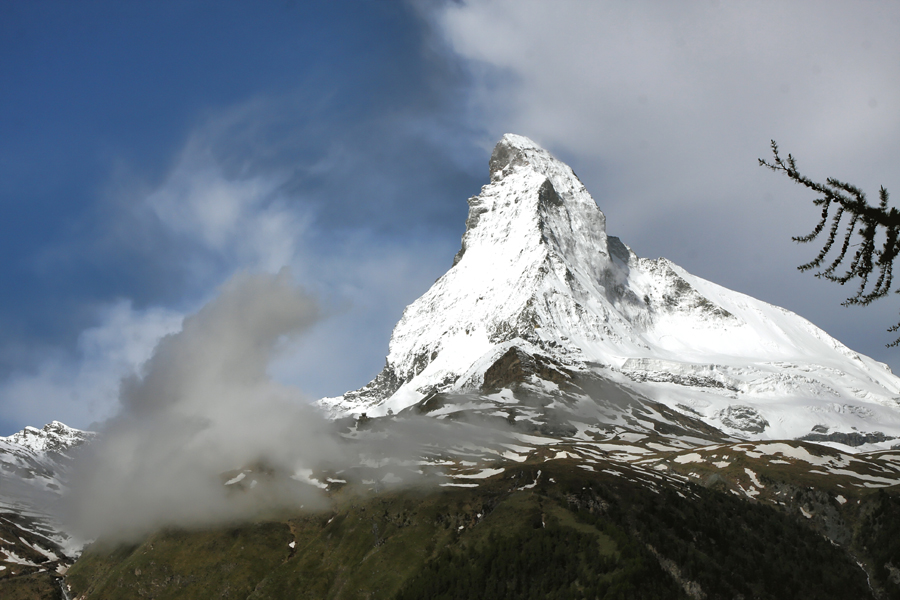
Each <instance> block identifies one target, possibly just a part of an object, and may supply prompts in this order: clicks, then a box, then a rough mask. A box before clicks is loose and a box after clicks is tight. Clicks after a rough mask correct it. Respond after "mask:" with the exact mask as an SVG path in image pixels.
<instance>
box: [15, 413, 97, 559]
mask: <svg viewBox="0 0 900 600" xmlns="http://www.w3.org/2000/svg"><path fill="white" fill-rule="evenodd" d="M93 436H94V434H93V433H92V432H88V431H81V430H79V429H74V428H72V427H68V426H66V425H65V424H63V423H60V422H59V421H53V422H52V423H49V424H47V425H45V426H44V427H43V428H42V429H37V428H35V427H26V428H25V429H23V430H22V431H20V432H18V433H15V434H13V435H11V436H9V437H0V565H2V564H4V563H5V564H7V565H16V567H15V568H16V569H17V570H22V569H25V570H26V572H30V570H37V569H46V568H49V569H50V570H53V569H56V568H62V567H64V566H65V565H68V564H71V562H72V560H73V559H74V557H76V556H77V555H78V554H79V552H80V551H81V546H82V542H80V541H78V540H75V539H73V538H72V537H71V536H70V535H69V534H68V533H67V532H65V531H64V530H63V527H62V526H61V525H60V523H59V522H58V521H57V518H56V514H57V513H58V510H57V503H58V502H59V500H60V498H61V497H62V496H63V494H64V493H65V491H66V490H67V489H68V483H69V481H68V477H69V470H70V468H71V466H72V462H73V453H74V451H75V450H76V448H77V447H78V446H81V445H82V444H84V443H85V442H87V441H89V440H90V439H91V438H93ZM27 556H30V557H31V558H28V559H26V558H23V557H27Z"/></svg>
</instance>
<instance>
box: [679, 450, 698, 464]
mask: <svg viewBox="0 0 900 600" xmlns="http://www.w3.org/2000/svg"><path fill="white" fill-rule="evenodd" d="M672 460H674V461H675V462H677V463H678V464H679V465H684V464H687V463H692V462H704V460H703V457H702V456H700V455H699V454H697V453H696V452H691V453H690V454H682V455H680V456H676V457H675V458H674V459H672Z"/></svg>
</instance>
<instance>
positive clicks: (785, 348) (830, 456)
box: [0, 134, 900, 600]
mask: <svg viewBox="0 0 900 600" xmlns="http://www.w3.org/2000/svg"><path fill="white" fill-rule="evenodd" d="M489 166H490V182H489V183H488V184H487V185H485V186H484V187H483V188H482V190H481V192H480V193H479V194H478V195H477V196H474V197H472V198H470V199H469V200H468V204H469V215H468V218H467V220H466V231H465V234H464V236H463V239H462V244H461V248H460V250H459V252H458V253H457V254H456V256H455V258H453V260H452V266H451V267H450V269H449V271H448V272H447V273H446V274H445V275H443V276H442V277H441V278H440V279H438V280H437V281H436V282H435V284H434V285H433V286H432V287H431V289H429V290H428V291H427V292H426V293H425V294H424V295H423V296H422V297H420V298H419V299H418V300H416V301H415V302H413V303H412V304H411V305H409V306H408V307H407V308H406V310H405V311H404V313H403V316H402V318H401V319H400V322H399V323H398V324H397V325H396V327H395V329H394V332H393V334H392V336H391V340H390V347H389V353H388V356H387V359H386V364H385V367H384V369H383V370H382V371H381V372H380V373H379V374H378V375H377V376H376V377H375V378H374V379H373V380H372V382H370V383H369V384H367V385H366V386H364V387H362V388H361V389H359V390H355V391H350V392H347V393H346V394H344V395H343V396H340V397H337V398H325V399H322V400H320V401H319V403H318V404H319V406H320V407H322V408H323V410H325V411H326V412H328V413H329V415H330V416H331V417H332V421H331V423H332V424H333V425H334V427H335V432H334V437H335V438H336V440H337V443H339V445H340V447H341V448H345V449H347V453H349V454H354V456H356V457H357V459H355V460H354V461H352V462H351V463H347V464H338V463H335V462H334V461H332V462H331V463H325V462H322V463H318V464H308V463H304V462H303V461H302V457H298V463H297V469H296V470H295V471H294V472H289V471H284V470H283V469H282V470H279V469H278V468H273V467H272V465H271V463H267V462H266V461H265V460H262V459H261V460H259V461H255V462H253V463H250V464H241V465H237V464H236V465H233V470H232V471H228V472H225V473H215V474H213V475H214V476H216V477H218V478H219V480H220V481H221V487H222V490H223V493H224V494H226V495H227V497H228V498H234V499H235V502H238V501H240V502H241V503H242V505H247V506H252V505H253V503H252V500H253V499H254V498H256V497H259V498H260V499H264V497H265V494H266V490H267V489H271V485H272V482H278V481H288V480H289V481H290V482H291V485H307V486H310V487H313V488H315V491H316V493H319V494H321V496H322V498H323V501H322V502H320V503H318V505H317V508H315V509H314V510H311V509H310V508H309V504H307V505H306V506H307V508H302V507H300V506H298V507H297V508H296V509H295V510H287V509H284V507H282V508H281V509H279V510H278V511H268V512H266V511H259V512H256V513H253V514H248V515H247V516H246V518H244V519H242V520H235V521H234V522H233V523H226V524H224V525H222V526H218V527H212V526H209V525H206V526H203V527H200V526H198V527H177V528H176V527H168V528H163V529H160V530H159V531H156V532H153V533H150V534H148V535H146V536H145V537H144V538H142V539H135V540H130V541H128V542H127V543H122V542H121V540H112V539H107V540H104V539H99V540H97V541H96V542H95V543H93V544H92V545H90V546H88V547H87V548H86V549H85V551H84V553H83V554H82V555H81V557H80V558H79V559H78V560H77V562H75V564H74V565H72V566H71V568H69V569H68V572H66V574H65V579H64V581H62V587H58V588H54V589H56V592H54V593H56V594H57V595H58V596H59V597H62V594H63V593H64V590H65V593H67V594H69V595H70V597H72V598H76V597H77V598H79V599H85V600H88V599H112V598H135V597H147V598H210V597H232V598H286V597H292V598H293V597H296V598H353V599H356V598H360V599H362V598H386V599H397V600H406V599H413V598H415V599H419V598H435V599H438V598H439V599H456V598H458V599H466V598H497V599H505V598H509V599H520V598H522V599H525V598H559V599H569V598H573V599H625V598H629V599H630V598H646V599H655V598H689V599H692V600H701V599H709V600H713V599H728V600H731V599H735V598H745V599H749V598H766V599H768V598H786V599H787V598H790V599H792V600H793V599H797V598H877V599H882V598H886V599H900V440H898V439H897V438H900V379H898V378H897V377H895V376H894V375H893V374H892V373H891V372H890V370H889V369H888V368H887V367H886V366H885V365H882V364H880V363H878V362H876V361H874V360H872V359H870V358H868V357H866V356H862V355H860V354H858V353H856V352H854V351H852V350H850V349H849V348H847V347H846V346H844V345H843V344H841V343H840V342H838V341H837V340H835V339H833V338H832V337H830V336H829V335H828V334H827V333H825V332H824V331H822V330H821V329H819V328H817V327H816V326H814V325H813V324H811V323H809V322H808V321H806V320H805V319H803V318H801V317H799V316H798V315H795V314H793V313H791V312H789V311H787V310H784V309H782V308H778V307H775V306H772V305H770V304H767V303H765V302H761V301H759V300H756V299H753V298H751V297H748V296H746V295H743V294H739V293H737V292H733V291H730V290H727V289H725V288H722V287H721V286H718V285H716V284H714V283H711V282H708V281H705V280H703V279H701V278H699V277H695V276H693V275H691V274H690V273H688V272H686V271H685V270H684V269H682V268H680V267H678V266H677V265H675V264H673V263H671V262H670V261H668V260H666V259H664V258H659V259H653V260H651V259H646V258H640V257H638V256H637V255H636V254H635V253H634V252H633V251H632V250H631V249H630V248H629V247H628V246H627V245H626V244H625V243H623V242H622V241H620V240H619V239H618V238H616V237H612V236H609V235H608V234H607V231H606V218H605V216H604V215H603V213H602V212H601V211H600V209H599V208H598V207H597V205H596V203H595V202H594V200H593V199H592V198H591V196H590V195H589V193H588V192H587V190H586V189H585V188H584V186H583V185H582V183H581V182H580V181H579V180H578V178H577V177H576V176H575V174H574V172H572V170H571V169H570V168H569V167H568V166H566V165H565V164H563V163H562V162H560V161H558V160H557V159H555V158H554V157H553V156H552V155H551V154H550V153H549V152H547V151H546V150H544V149H542V148H540V147H539V146H538V145H536V144H535V143H534V142H532V141H531V140H529V139H527V138H525V137H522V136H518V135H511V134H508V135H505V136H504V137H503V139H502V140H501V141H500V142H499V143H498V144H497V146H496V148H495V149H494V151H493V154H492V155H491V159H490V165H489ZM449 258H450V257H448V263H449V262H450V261H449ZM336 447H337V446H336ZM401 447H402V448H403V452H402V453H401V452H399V451H398V450H397V449H398V448H401ZM3 448H4V447H3V446H0V450H2V449H3ZM30 452H32V453H33V454H35V456H38V455H40V454H41V453H42V452H44V450H42V449H32V450H30ZM35 460H37V459H35ZM286 489H287V488H286ZM306 497H308V496H306ZM20 508H21V507H20ZM9 510H13V509H9ZM2 516H3V515H0V517H2ZM0 537H3V538H4V539H5V538H6V536H5V535H4V536H0ZM60 539H61V538H60ZM0 543H2V540H0ZM3 548H4V547H0V552H3V551H5V550H3ZM15 552H18V550H14V549H12V547H10V551H6V555H5V556H6V557H7V559H6V560H7V561H6V562H5V563H4V562H3V556H4V555H3V554H0V565H5V566H6V569H5V570H0V596H2V597H3V598H7V597H12V598H31V597H42V593H43V592H40V593H39V592H38V591H35V590H38V589H39V588H38V586H39V585H43V586H44V587H43V588H40V589H42V590H47V589H51V588H52V583H53V581H54V578H56V577H58V575H56V574H53V573H51V572H50V571H49V570H47V569H45V570H44V571H41V570H40V569H41V566H40V565H41V563H40V561H38V560H36V559H35V560H34V561H33V562H32V565H31V566H27V565H24V564H22V563H21V561H20V562H18V563H17V562H15V560H10V558H9V557H15V556H18V555H16V554H15ZM69 562H70V561H69ZM69 562H66V563H65V564H63V565H61V567H60V568H59V569H58V571H59V572H60V573H62V572H64V571H65V569H66V568H67V567H68V565H69ZM47 586H50V587H47ZM29 594H30V595H29ZM43 597H49V596H46V594H44V596H43Z"/></svg>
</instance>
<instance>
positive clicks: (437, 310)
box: [321, 134, 900, 449]
mask: <svg viewBox="0 0 900 600" xmlns="http://www.w3.org/2000/svg"><path fill="white" fill-rule="evenodd" d="M468 203H469V215H468V219H467V220H466V232H465V234H464V235H463V238H462V247H461V248H460V250H459V252H458V253H457V255H456V257H455V259H454V261H453V266H452V268H451V269H450V270H449V271H448V272H447V273H446V274H445V275H443V276H442V277H441V278H440V279H438V280H437V281H436V282H435V284H434V285H433V286H432V287H431V289H429V290H428V291H427V292H426V293H425V294H424V295H423V296H422V297H421V298H419V299H418V300H416V301H415V302H413V303H412V304H410V305H409V306H408V307H407V308H406V310H405V311H404V313H403V317H402V318H401V319H400V322H399V323H398V324H397V326H396V327H395V329H394V332H393V335H392V336H391V342H390V350H389V354H388V356H387V361H386V365H385V367H384V369H383V370H382V372H381V373H380V374H379V375H378V376H377V377H376V378H375V379H374V380H373V381H372V382H370V383H369V384H368V385H366V386H364V387H363V388H361V389H359V390H356V391H353V392H348V393H346V394H344V395H343V396H341V397H338V398H327V399H324V400H322V401H321V403H322V405H323V406H325V407H326V408H328V409H330V410H331V411H332V412H334V413H336V414H346V413H350V414H360V413H363V412H366V413H368V414H369V415H370V416H372V415H382V414H387V412H388V411H389V410H390V411H392V412H399V411H401V410H404V409H407V408H408V407H411V406H413V405H416V404H419V403H421V402H423V401H425V400H427V399H428V398H429V397H430V396H432V395H434V394H437V393H442V394H447V393H451V394H453V393H460V394H472V393H477V394H495V395H496V394H500V395H501V396H503V395H504V394H506V396H504V397H505V398H506V399H507V400H506V401H507V402H512V403H514V402H515V394H516V392H517V391H519V392H521V391H523V390H524V391H531V392H540V393H544V394H546V395H547V396H548V397H554V396H557V397H559V396H564V395H565V394H566V393H567V392H568V393H569V396H570V397H571V396H572V394H574V395H575V396H576V397H583V396H584V392H585V390H584V389H583V386H581V387H580V386H579V385H578V383H577V381H576V380H577V379H578V378H579V377H584V376H589V377H591V378H593V379H600V380H604V381H608V382H614V383H615V384H616V385H617V386H619V387H620V388H623V389H627V390H628V391H629V393H630V394H632V395H634V396H635V397H642V398H647V399H650V400H652V401H653V402H659V403H661V404H664V405H666V406H668V407H670V408H672V409H674V410H675V411H677V412H679V413H681V414H684V415H686V416H690V417H691V418H695V419H700V420H702V421H704V422H706V423H707V424H709V425H712V426H714V427H716V428H718V429H721V430H722V431H724V432H725V433H728V434H729V435H737V436H739V437H753V438H763V439H785V438H799V437H803V436H810V435H812V436H820V439H831V438H829V437H828V436H838V437H835V438H833V439H845V438H840V436H842V435H843V436H846V435H848V434H851V433H854V432H855V433H858V434H861V435H862V436H863V438H862V439H863V440H864V443H873V444H876V445H877V444H879V443H883V444H887V443H888V442H889V440H890V439H891V438H892V437H893V436H900V410H898V408H900V401H898V400H900V398H898V397H900V379H898V378H897V377H895V376H894V375H893V374H892V373H891V372H890V370H889V369H888V368H887V366H885V365H883V364H881V363H878V362H876V361H874V360H872V359H870V358H868V357H865V356H862V355H860V354H858V353H856V352H853V351H852V350H850V349H848V348H847V347H846V346H844V345H843V344H841V343H840V342H838V341H837V340H835V339H834V338H832V337H831V336H829V335H828V334H826V333H825V332H824V331H822V330H821V329H819V328H818V327H816V326H814V325H813V324H811V323H810V322H808V321H806V320H805V319H803V318H802V317H800V316H798V315H796V314H794V313H791V312H789V311H787V310H785V309H782V308H778V307H776V306H772V305H770V304H767V303H765V302H761V301H759V300H756V299H754V298H751V297H749V296H746V295H744V294H740V293H737V292H734V291H731V290H728V289H725V288H723V287H721V286H718V285H716V284H714V283H711V282H709V281H706V280H703V279H701V278H699V277H695V276H693V275H691V274H689V273H687V272H686V271H685V270H684V269H682V268H681V267H678V266H677V265H675V264H673V263H671V262H670V261H668V260H666V259H664V258H659V259H656V260H650V259H645V258H639V257H638V256H636V255H635V254H634V252H632V250H631V249H630V248H629V247H628V246H626V245H625V244H624V243H622V242H621V241H620V240H619V239H618V238H615V237H612V236H608V235H607V232H606V218H605V216H604V215H603V213H602V212H601V211H600V209H599V208H598V207H597V204H596V203H595V202H594V200H593V198H592V197H591V196H590V194H589V193H588V191H587V190H586V189H585V187H584V185H583V184H582V183H581V181H580V180H579V179H578V177H577V176H576V175H575V173H574V172H573V171H572V169H571V168H569V167H568V166H567V165H565V164H564V163H562V162H560V161H559V160H557V159H556V158H554V157H553V156H552V155H551V154H550V153H549V152H547V151H546V150H544V149H543V148H541V147H540V146H538V145H537V144H536V143H534V142H533V141H532V140H530V139H528V138H526V137H523V136H519V135H513V134H507V135H504V136H503V138H502V139H501V140H500V142H499V143H498V144H497V146H496V147H495V148H494V151H493V153H492V155H491V159H490V183H489V184H488V185H485V186H484V187H483V188H482V190H481V193H480V194H479V195H477V196H474V197H472V198H469V200H468ZM498 397H499V396H498ZM582 399H583V398H582ZM594 400H602V398H594ZM867 435H869V437H866V436H867ZM879 447H880V446H879ZM884 447H887V446H886V445H885V446H884ZM873 449H874V448H873Z"/></svg>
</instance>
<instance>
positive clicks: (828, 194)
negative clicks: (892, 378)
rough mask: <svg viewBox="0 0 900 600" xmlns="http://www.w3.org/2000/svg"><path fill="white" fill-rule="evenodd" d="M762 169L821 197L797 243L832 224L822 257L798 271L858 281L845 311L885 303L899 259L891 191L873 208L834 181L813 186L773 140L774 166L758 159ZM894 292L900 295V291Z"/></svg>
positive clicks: (899, 216) (897, 216)
mask: <svg viewBox="0 0 900 600" xmlns="http://www.w3.org/2000/svg"><path fill="white" fill-rule="evenodd" d="M759 164H760V166H763V167H766V168H768V169H771V170H772V171H775V172H782V173H784V174H785V175H787V176H788V178H790V179H791V180H792V181H794V182H795V183H799V184H800V185H802V186H804V187H806V188H808V189H810V190H812V191H814V192H816V193H817V194H819V195H820V197H819V198H816V199H815V200H813V204H814V205H815V206H821V207H822V212H821V215H820V219H819V221H818V222H817V223H816V225H815V227H814V228H813V230H812V231H811V232H810V233H808V234H807V235H803V236H796V237H793V238H792V239H793V240H794V241H795V242H798V243H801V244H806V243H809V242H812V241H813V240H816V239H817V238H818V237H819V234H821V233H822V232H823V231H824V230H825V225H826V224H827V223H828V221H829V218H830V219H831V226H830V227H829V228H828V234H827V238H826V240H825V243H824V244H823V245H822V248H821V250H820V251H819V253H818V254H817V255H816V257H815V258H814V259H813V260H811V261H810V262H808V263H805V264H802V265H800V266H799V267H797V268H798V269H799V270H801V271H809V270H812V269H821V270H820V271H818V272H816V273H815V276H816V277H820V278H823V279H827V280H829V281H834V282H836V283H839V284H841V285H844V284H845V283H847V282H848V281H852V280H854V279H858V280H859V286H858V287H857V289H856V293H855V294H854V295H853V296H850V297H849V298H847V299H846V300H845V301H844V302H843V303H842V304H843V305H844V306H850V305H854V304H859V305H862V306H865V305H868V304H871V303H872V302H873V301H875V300H877V299H879V298H883V297H885V296H886V295H887V294H888V293H889V292H890V291H891V287H892V286H893V266H894V260H896V258H897V256H898V254H900V211H898V210H897V209H896V208H893V207H889V206H888V192H887V190H886V189H884V187H883V186H882V187H881V188H880V189H879V191H878V200H879V202H878V205H877V206H873V205H871V204H869V202H868V201H867V200H866V195H865V193H864V192H863V191H862V190H861V189H859V188H858V187H856V186H855V185H852V184H850V183H846V182H844V181H841V180H839V179H835V178H833V177H829V178H828V179H826V180H825V183H819V182H816V181H813V180H812V179H810V178H809V177H807V176H805V175H802V174H801V173H800V172H799V171H798V170H797V161H796V160H795V159H794V157H793V156H792V155H790V154H788V155H787V158H786V159H785V158H782V156H781V154H780V153H779V151H778V144H776V143H775V140H772V162H768V161H766V160H763V159H761V158H760V159H759ZM832 208H834V213H833V214H831V210H832ZM847 215H849V223H848V224H847V228H846V230H845V233H844V237H843V240H842V243H841V247H840V250H839V251H838V253H837V256H836V257H835V258H834V259H833V260H831V261H830V263H828V266H826V267H825V268H822V263H823V261H824V260H825V259H826V257H827V256H828V255H829V253H831V251H832V249H833V247H834V244H835V241H836V239H837V233H838V229H839V228H840V226H841V222H842V221H843V220H844V217H845V216H847ZM857 226H859V227H858V228H857ZM853 242H856V243H853ZM851 246H855V247H856V248H857V250H856V252H855V253H854V254H853V257H852V258H851V259H849V262H847V251H848V250H849V249H850V247H851ZM842 266H843V267H845V268H846V271H845V272H844V273H842V274H841V275H837V274H836V273H835V271H836V270H837V269H838V268H839V267H842ZM875 273H877V275H875ZM873 275H874V277H873ZM870 277H873V279H874V282H872V281H870ZM896 291H897V292H898V293H900V290H896ZM888 331H890V332H895V333H896V332H898V331H900V323H898V324H897V325H894V326H893V327H891V328H890V329H888ZM897 345H900V337H898V338H897V339H896V340H894V341H893V342H892V343H890V344H888V347H893V346H897Z"/></svg>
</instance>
